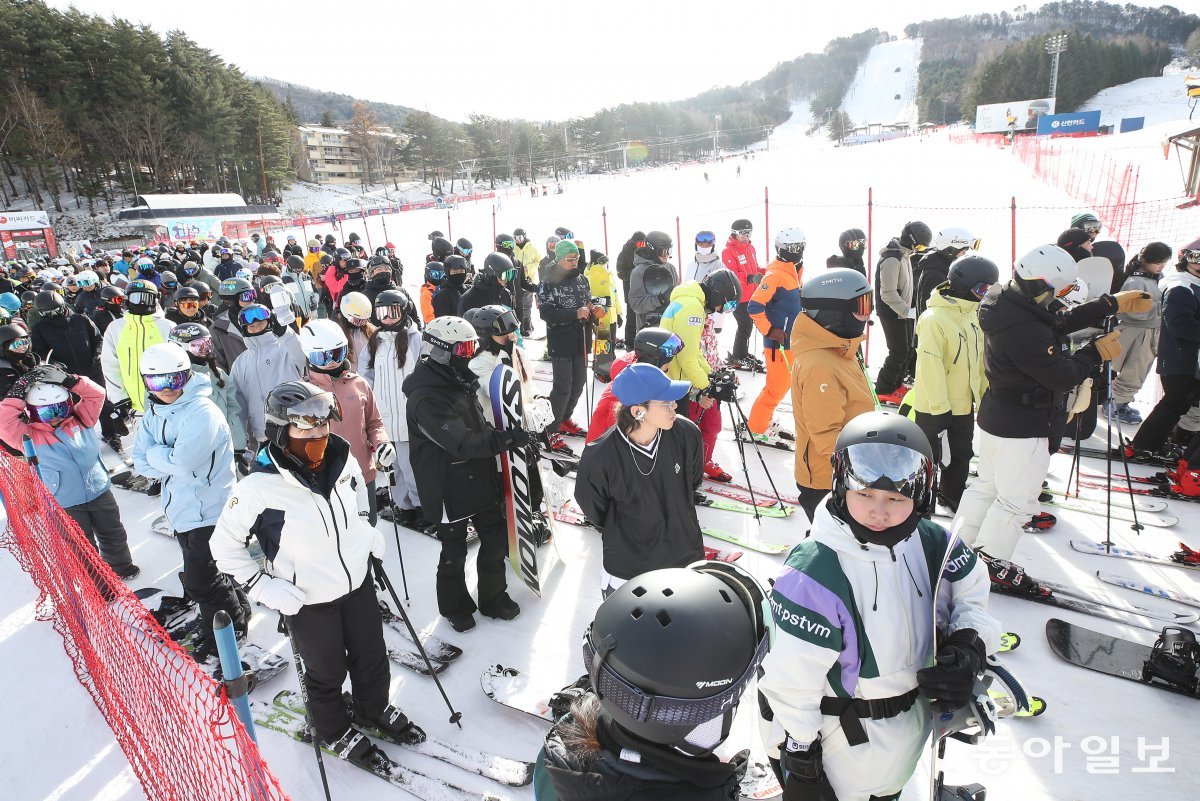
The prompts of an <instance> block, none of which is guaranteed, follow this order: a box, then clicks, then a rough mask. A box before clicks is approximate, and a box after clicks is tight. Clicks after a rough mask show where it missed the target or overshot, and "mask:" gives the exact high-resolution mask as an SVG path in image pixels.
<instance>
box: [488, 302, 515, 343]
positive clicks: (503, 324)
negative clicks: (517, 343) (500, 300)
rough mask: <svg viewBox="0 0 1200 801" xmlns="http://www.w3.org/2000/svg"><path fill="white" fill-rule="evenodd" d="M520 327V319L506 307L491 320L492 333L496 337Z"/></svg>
mask: <svg viewBox="0 0 1200 801" xmlns="http://www.w3.org/2000/svg"><path fill="white" fill-rule="evenodd" d="M520 327H521V321H520V320H518V319H517V315H516V314H515V313H514V312H513V311H512V309H506V310H505V312H504V314H502V315H500V316H499V317H497V318H496V319H495V320H493V321H492V333H493V334H495V335H496V336H498V337H502V336H504V335H505V334H511V333H512V332H513V331H516V330H517V329H518V328H520Z"/></svg>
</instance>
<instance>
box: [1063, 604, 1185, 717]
mask: <svg viewBox="0 0 1200 801" xmlns="http://www.w3.org/2000/svg"><path fill="white" fill-rule="evenodd" d="M1046 639H1047V640H1048V641H1049V643H1050V650H1051V651H1053V652H1054V653H1055V655H1056V656H1058V657H1059V658H1060V659H1065V660H1066V661H1068V662H1070V663H1072V664H1074V665H1079V666H1080V667H1085V668H1087V669H1088V670H1095V671H1096V672H1098V673H1107V674H1108V675H1110V676H1118V677H1120V678H1122V679H1129V680H1130V681H1136V682H1137V683H1138V684H1146V685H1149V686H1151V687H1157V688H1159V689H1161V690H1169V691H1170V692H1173V693H1178V694H1180V695H1186V696H1188V697H1189V698H1195V697H1196V696H1195V695H1192V694H1191V693H1189V692H1186V691H1184V690H1181V689H1178V688H1175V687H1171V686H1169V685H1167V684H1161V683H1158V682H1147V681H1143V680H1142V666H1143V665H1144V664H1145V663H1146V660H1147V659H1149V658H1150V651H1151V649H1150V646H1149V645H1142V644H1141V643H1136V642H1133V641H1131V640H1123V639H1121V638H1120V637H1113V636H1111V635H1109V634H1101V633H1099V632H1096V631H1092V630H1091V629H1085V628H1083V627H1082V626H1076V625H1073V624H1071V623H1068V622H1066V621H1065V620H1059V619H1057V618H1050V619H1049V620H1047V621H1046Z"/></svg>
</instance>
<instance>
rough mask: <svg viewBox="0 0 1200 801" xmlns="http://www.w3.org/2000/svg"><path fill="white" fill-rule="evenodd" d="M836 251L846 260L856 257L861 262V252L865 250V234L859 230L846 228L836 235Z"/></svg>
mask: <svg viewBox="0 0 1200 801" xmlns="http://www.w3.org/2000/svg"><path fill="white" fill-rule="evenodd" d="M838 249H839V250H841V251H842V255H843V256H845V257H846V258H851V257H854V256H857V257H858V259H859V260H860V261H861V260H862V254H863V251H865V250H866V249H867V234H866V232H864V231H863V229H861V228H847V229H846V230H845V231H842V232H841V233H840V234H838Z"/></svg>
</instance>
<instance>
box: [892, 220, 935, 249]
mask: <svg viewBox="0 0 1200 801" xmlns="http://www.w3.org/2000/svg"><path fill="white" fill-rule="evenodd" d="M932 242H933V230H932V229H930V227H929V226H928V225H926V224H925V223H923V222H921V221H920V220H914V221H912V222H909V223H905V224H904V228H903V230H901V231H900V245H901V246H902V247H904V248H907V249H908V250H915V251H922V250H924V249H925V248H927V247H929V245H930V244H931V243H932Z"/></svg>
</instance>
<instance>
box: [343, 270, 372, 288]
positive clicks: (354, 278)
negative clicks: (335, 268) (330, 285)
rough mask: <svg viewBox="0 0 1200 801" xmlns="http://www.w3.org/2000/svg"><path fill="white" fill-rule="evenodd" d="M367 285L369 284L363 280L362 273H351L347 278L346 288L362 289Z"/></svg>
mask: <svg viewBox="0 0 1200 801" xmlns="http://www.w3.org/2000/svg"><path fill="white" fill-rule="evenodd" d="M366 283H367V282H366V281H365V280H363V276H362V273H350V274H349V275H348V276H347V278H346V286H348V287H360V286H364V285H365V284H366Z"/></svg>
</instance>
